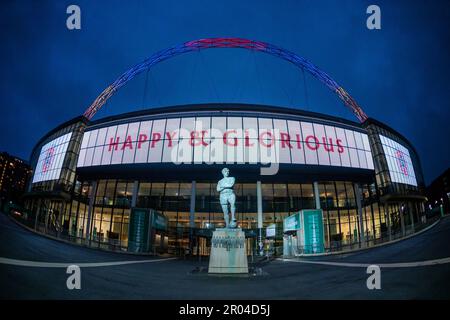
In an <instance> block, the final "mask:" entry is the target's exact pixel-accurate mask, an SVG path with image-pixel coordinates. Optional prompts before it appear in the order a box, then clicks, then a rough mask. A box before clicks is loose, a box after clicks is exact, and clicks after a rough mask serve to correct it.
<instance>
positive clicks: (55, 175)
mask: <svg viewBox="0 0 450 320" xmlns="http://www.w3.org/2000/svg"><path fill="white" fill-rule="evenodd" d="M71 137H72V132H69V133H67V134H65V135H63V136H60V137H58V138H56V139H54V140H52V141H50V142H48V143H46V144H45V145H44V146H43V147H42V149H41V153H40V154H39V159H38V162H37V165H36V170H35V172H34V176H33V182H32V183H36V182H41V181H48V180H56V179H59V176H60V174H61V167H62V164H63V161H64V158H65V156H66V151H67V146H68V145H69V141H70V138H71Z"/></svg>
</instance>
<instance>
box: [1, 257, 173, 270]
mask: <svg viewBox="0 0 450 320" xmlns="http://www.w3.org/2000/svg"><path fill="white" fill-rule="evenodd" d="M174 259H177V258H166V259H152V260H130V261H111V262H80V263H76V262H41V261H28V260H17V259H9V258H3V257H0V264H9V265H14V266H22V267H37V268H67V267H68V266H71V265H77V266H79V267H80V268H95V267H111V266H121V265H127V264H138V263H152V262H163V261H169V260H174Z"/></svg>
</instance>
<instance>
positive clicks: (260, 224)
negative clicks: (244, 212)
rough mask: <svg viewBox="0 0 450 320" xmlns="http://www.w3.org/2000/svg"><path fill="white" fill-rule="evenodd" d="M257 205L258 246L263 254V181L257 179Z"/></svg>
mask: <svg viewBox="0 0 450 320" xmlns="http://www.w3.org/2000/svg"><path fill="white" fill-rule="evenodd" d="M256 206H257V210H258V248H259V251H260V252H259V254H260V255H263V254H264V252H263V250H262V248H263V246H262V228H263V208H262V187H261V181H256Z"/></svg>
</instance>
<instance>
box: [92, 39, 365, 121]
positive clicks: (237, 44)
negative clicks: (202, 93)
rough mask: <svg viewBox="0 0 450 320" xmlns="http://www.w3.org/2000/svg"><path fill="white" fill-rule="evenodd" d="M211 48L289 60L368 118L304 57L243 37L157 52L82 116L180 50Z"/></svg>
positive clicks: (359, 115) (195, 42) (360, 117)
mask: <svg viewBox="0 0 450 320" xmlns="http://www.w3.org/2000/svg"><path fill="white" fill-rule="evenodd" d="M210 48H241V49H247V50H254V51H260V52H264V53H267V54H270V55H272V56H275V57H278V58H281V59H284V60H286V61H289V62H291V63H293V64H294V65H296V66H297V67H299V68H301V69H303V70H306V71H307V72H309V73H310V74H311V75H312V76H314V77H315V78H316V79H318V80H320V81H321V82H322V83H323V84H325V85H326V86H327V87H328V88H329V89H330V90H331V91H333V92H334V93H335V94H337V95H338V97H339V98H340V99H341V100H342V101H343V102H344V104H345V105H346V106H347V107H348V108H350V109H351V111H352V112H353V114H354V115H355V116H356V117H357V118H358V120H359V121H360V122H364V121H365V120H366V119H367V115H366V114H365V113H364V111H363V110H362V109H361V107H360V106H359V105H358V104H357V103H356V101H355V100H354V99H353V98H352V97H351V96H350V95H349V94H348V92H347V91H345V90H344V88H343V87H341V86H340V85H339V84H338V83H337V82H336V81H334V80H333V79H332V78H331V77H330V76H329V75H328V74H326V73H325V72H323V71H322V70H320V69H319V68H318V67H317V66H315V65H314V64H312V63H311V62H309V61H308V60H306V59H305V58H303V57H301V56H298V55H296V54H295V53H293V52H290V51H288V50H285V49H282V48H279V47H277V46H274V45H272V44H269V43H266V42H261V41H252V40H247V39H242V38H209V39H199V40H193V41H188V42H185V43H182V44H180V45H176V46H173V47H170V48H168V49H165V50H162V51H159V52H157V53H155V54H153V55H152V56H151V57H149V58H147V59H145V60H144V61H142V62H141V63H139V64H137V65H135V66H134V67H132V68H131V69H129V70H128V71H126V72H125V73H123V74H122V75H121V76H120V77H119V78H118V79H117V80H116V81H114V82H113V83H112V84H111V85H109V86H108V87H107V88H106V89H105V90H103V92H102V93H101V94H100V95H99V96H98V97H97V98H96V99H95V101H94V102H93V103H92V104H91V105H90V106H89V108H88V109H87V110H86V111H85V112H84V116H85V117H86V118H88V119H91V118H92V117H93V116H94V115H95V113H96V112H97V111H98V110H99V109H100V108H101V107H102V106H103V105H104V104H105V103H106V102H107V101H108V99H109V98H111V96H112V95H113V94H114V93H115V92H116V91H117V90H119V89H120V88H121V87H122V86H124V85H125V84H126V83H127V82H128V81H130V80H131V79H133V78H134V77H135V76H136V75H138V74H140V73H141V72H143V71H145V70H148V69H150V68H151V67H152V66H154V65H155V64H157V63H159V62H161V61H164V60H166V59H169V58H171V57H174V56H177V55H180V54H182V53H186V52H191V51H196V50H203V49H210Z"/></svg>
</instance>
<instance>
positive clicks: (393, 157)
mask: <svg viewBox="0 0 450 320" xmlns="http://www.w3.org/2000/svg"><path fill="white" fill-rule="evenodd" d="M380 140H381V144H382V146H383V151H384V154H385V155H386V161H387V164H388V168H389V175H390V176H391V181H392V182H397V183H404V184H409V185H412V186H417V180H416V175H415V173H414V167H413V164H412V161H411V156H410V155H409V151H408V149H407V148H405V147H404V146H402V145H401V144H399V143H398V142H395V141H394V140H392V139H389V138H387V137H385V136H382V135H380Z"/></svg>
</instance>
